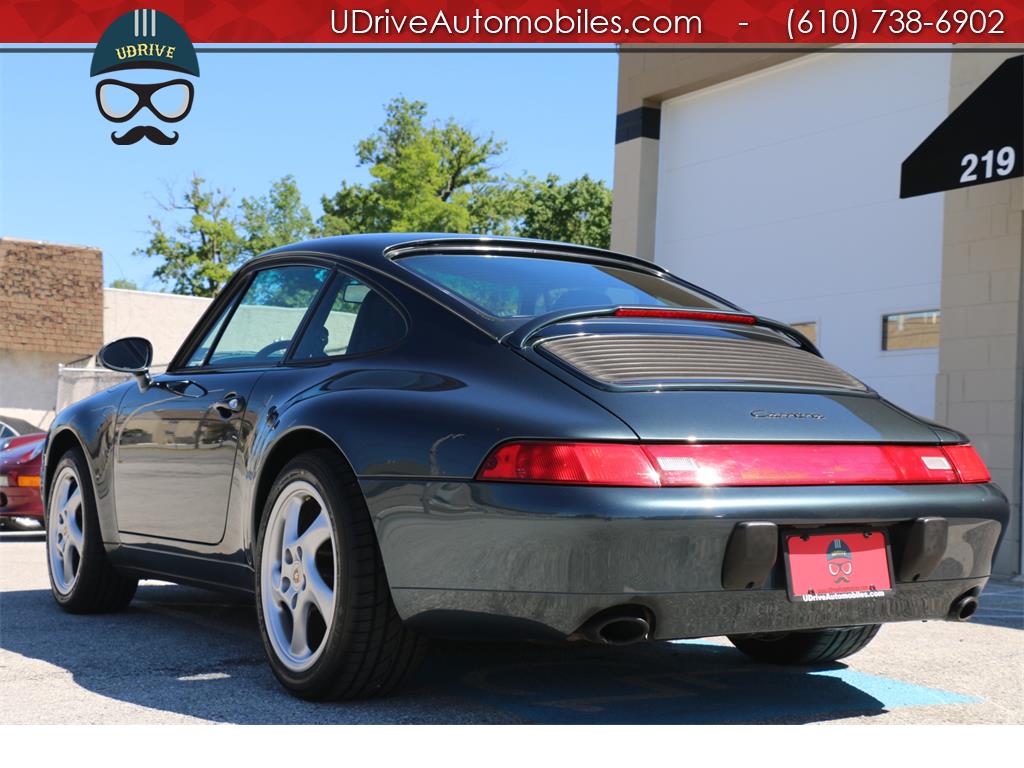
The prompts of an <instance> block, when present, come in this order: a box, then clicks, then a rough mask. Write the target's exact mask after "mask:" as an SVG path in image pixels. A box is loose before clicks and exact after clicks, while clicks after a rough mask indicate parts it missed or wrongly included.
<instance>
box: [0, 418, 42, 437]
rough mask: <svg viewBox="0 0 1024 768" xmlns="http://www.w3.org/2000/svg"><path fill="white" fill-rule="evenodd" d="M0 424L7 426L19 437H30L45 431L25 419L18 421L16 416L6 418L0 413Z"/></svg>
mask: <svg viewBox="0 0 1024 768" xmlns="http://www.w3.org/2000/svg"><path fill="white" fill-rule="evenodd" d="M0 423H3V424H6V425H7V426H9V427H10V428H11V429H13V430H14V431H15V432H17V433H18V434H19V435H28V434H32V433H35V432H42V431H43V430H42V429H40V428H39V427H37V426H36V425H35V424H30V423H29V422H27V421H25V420H24V419H17V418H15V417H14V416H4V414H2V413H0Z"/></svg>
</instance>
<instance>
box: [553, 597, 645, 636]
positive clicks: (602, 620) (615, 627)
mask: <svg viewBox="0 0 1024 768" xmlns="http://www.w3.org/2000/svg"><path fill="white" fill-rule="evenodd" d="M653 628H654V616H653V614H652V613H651V612H650V610H648V609H647V608H645V607H643V606H640V605H622V606H618V607H615V608H609V609H607V610H604V611H601V612H600V613H598V614H596V615H594V616H591V617H590V619H588V620H587V621H586V622H585V623H584V624H583V626H582V627H580V628H579V630H577V631H576V632H574V633H573V634H572V635H571V636H570V638H580V637H582V638H584V639H586V640H589V641H590V642H592V643H599V644H601V645H631V644H632V643H640V642H643V641H644V640H650V639H651V634H652V631H653Z"/></svg>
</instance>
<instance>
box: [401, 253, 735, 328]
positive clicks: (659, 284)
mask: <svg viewBox="0 0 1024 768" xmlns="http://www.w3.org/2000/svg"><path fill="white" fill-rule="evenodd" d="M401 263H402V265H403V266H405V267H407V268H408V269H410V270H412V271H413V272H415V273H417V274H418V275H421V276H423V277H424V278H426V279H427V280H430V281H431V282H432V283H434V284H436V285H439V286H441V287H442V288H445V289H447V290H448V291H451V292H452V293H454V294H455V295H456V296H458V297H459V298H461V299H463V300H464V301H466V302H468V303H469V304H471V305H473V306H474V307H476V308H477V309H478V310H480V311H481V312H484V313H485V314H488V315H490V316H491V317H496V318H529V317H536V316H538V315H543V314H546V313H548V312H555V311H559V310H566V311H571V310H574V309H583V308H587V307H609V306H612V307H614V306H640V307H693V308H701V309H703V308H713V309H729V307H727V306H726V305H724V304H722V303H721V302H718V301H715V300H714V299H712V298H711V297H709V296H706V295H704V294H701V293H698V292H697V291H695V290H692V289H690V288H687V287H686V286H684V285H681V284H679V283H675V282H672V281H670V280H666V279H665V278H662V277H658V276H656V275H651V274H647V273H645V272H640V271H638V270H633V269H628V268H623V267H612V266H607V265H603V264H591V263H587V262H582V261H560V260H557V259H548V258H531V257H527V256H488V255H458V256H456V255H446V254H424V255H420V256H407V257H405V258H403V259H402V260H401Z"/></svg>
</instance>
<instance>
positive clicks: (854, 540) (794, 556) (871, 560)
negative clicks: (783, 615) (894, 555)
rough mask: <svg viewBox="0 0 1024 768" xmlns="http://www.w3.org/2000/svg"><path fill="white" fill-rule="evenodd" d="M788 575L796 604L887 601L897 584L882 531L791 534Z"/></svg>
mask: <svg viewBox="0 0 1024 768" xmlns="http://www.w3.org/2000/svg"><path fill="white" fill-rule="evenodd" d="M786 573H787V577H788V582H789V598H790V600H793V601H796V602H804V603H811V602H824V601H831V600H856V599H865V598H877V597H884V596H885V594H886V593H887V592H890V591H891V590H892V581H893V578H892V566H891V558H890V556H889V542H888V540H887V539H886V535H885V532H884V531H878V530H874V531H864V530H861V531H852V532H842V533H821V534H818V533H815V534H789V535H787V536H786Z"/></svg>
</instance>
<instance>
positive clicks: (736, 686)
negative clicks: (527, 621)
mask: <svg viewBox="0 0 1024 768" xmlns="http://www.w3.org/2000/svg"><path fill="white" fill-rule="evenodd" d="M0 647H2V648H3V650H4V651H8V652H11V653H15V654H20V655H21V656H24V657H26V659H25V660H12V659H7V660H6V661H5V663H4V665H3V667H5V669H3V668H0V675H2V677H0V680H2V681H3V687H4V688H5V689H6V691H7V693H5V696H4V698H5V699H8V700H16V701H18V702H19V703H18V707H19V711H20V712H21V713H24V712H26V711H34V712H38V713H40V714H39V716H40V720H39V722H126V721H132V722H146V721H181V720H187V719H189V718H201V719H204V720H213V721H220V722H235V723H522V722H533V723H759V722H777V723H804V722H816V721H822V720H830V719H835V718H839V717H851V716H870V715H875V714H879V713H881V712H883V711H885V710H886V709H887V708H889V707H892V706H904V705H907V703H908V702H906V701H902V700H898V699H899V697H898V696H897V697H896V699H897V700H894V699H892V694H891V692H890V693H887V692H886V691H891V689H892V683H893V682H894V681H891V680H886V679H884V678H877V677H874V676H872V675H866V674H864V673H859V672H855V671H854V670H851V669H849V668H847V667H846V666H845V665H843V664H832V665H829V666H826V667H823V668H819V669H814V670H807V669H788V668H780V667H770V666H763V665H758V664H755V663H753V662H751V661H749V660H747V659H746V657H744V656H743V655H741V654H740V653H739V652H738V651H735V650H734V649H732V648H731V647H730V646H725V645H720V644H714V643H708V642H699V641H698V642H684V643H652V644H648V645H642V646H631V647H600V646H590V645H579V644H561V645H554V646H553V645H539V644H531V643H525V642H519V643H505V642H502V643H470V642H454V641H435V643H434V644H433V646H432V648H431V651H430V653H429V654H428V656H427V658H426V659H425V661H424V663H423V665H422V667H421V669H420V671H419V673H418V674H417V676H416V677H415V679H414V680H413V681H412V683H411V684H410V685H409V686H408V687H407V688H406V689H404V690H403V691H401V692H400V693H398V694H396V695H394V696H392V697H390V698H386V699H381V700H373V701H360V702H348V703H332V704H313V703H309V702H304V701H299V700H297V699H294V698H292V697H290V696H289V695H287V694H286V693H285V692H284V691H283V690H282V689H281V688H280V687H279V686H278V684H277V681H276V680H275V679H274V677H273V675H272V674H271V672H270V669H269V667H268V666H267V664H266V661H265V659H264V655H263V648H262V645H261V643H260V640H259V636H258V634H257V624H256V616H255V611H254V609H253V607H252V603H251V600H245V599H240V598H239V599H236V598H232V597H225V596H224V595H220V594H215V593H208V592H203V591H199V590H195V589H191V588H188V587H182V586H175V585H165V584H160V583H145V584H143V585H142V586H140V588H139V593H138V596H137V597H136V599H135V601H134V602H133V603H132V605H131V607H130V608H129V609H128V610H127V611H125V612H123V613H118V614H109V615H102V616H74V615H70V614H66V613H63V612H62V611H60V610H59V609H58V608H57V606H56V605H55V604H54V603H53V600H52V598H51V597H50V594H49V592H48V591H46V590H26V591H11V592H4V593H2V594H0ZM32 660H38V661H41V662H46V663H47V664H50V665H53V666H54V667H56V668H57V669H52V668H47V667H45V666H44V665H40V664H37V663H36V662H34V661H32ZM65 671H66V672H68V673H70V675H71V679H69V678H68V676H67V675H66V674H65ZM872 681H876V682H879V681H880V683H881V684H875V683H873V682H872ZM898 685H905V684H898ZM69 686H70V687H75V686H77V687H81V688H83V689H85V690H86V691H90V692H92V693H95V694H99V695H100V696H103V697H107V698H108V699H111V700H113V701H112V702H104V701H96V700H92V699H89V700H85V701H86V702H87V703H86V704H85V705H83V704H82V703H81V702H83V698H82V696H81V695H80V693H79V694H76V695H68V694H70V693H72V692H71V691H69V690H68V687H69ZM909 687H910V688H913V689H918V686H909ZM931 690H932V689H927V688H920V689H919V690H918V691H915V692H914V693H913V695H911V696H910V699H912V701H911V702H910V703H941V702H939V701H935V702H929V701H927V695H924V694H922V693H921V692H928V691H931ZM934 693H942V692H938V691H935V692H934ZM922 695H924V700H921V696H922ZM915 697H916V698H915ZM26 699H31V700H32V701H33V702H34V703H30V702H29V701H27V700H26ZM887 699H888V700H887ZM74 701H77V702H79V703H78V704H77V705H74V704H72V703H70V702H74ZM117 702H127V703H130V704H134V705H138V706H140V707H146V708H150V709H152V710H157V712H155V713H154V712H147V711H145V710H138V709H135V708H134V707H122V706H119V705H117ZM26 706H31V707H32V708H31V709H30V710H26ZM162 713H167V715H164V714H162ZM20 717H22V718H23V717H25V716H24V714H22V715H20Z"/></svg>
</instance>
